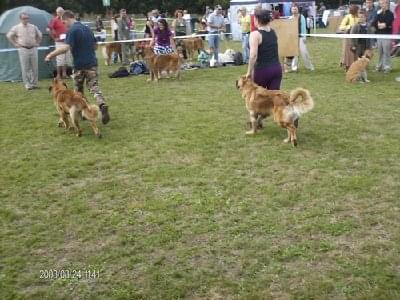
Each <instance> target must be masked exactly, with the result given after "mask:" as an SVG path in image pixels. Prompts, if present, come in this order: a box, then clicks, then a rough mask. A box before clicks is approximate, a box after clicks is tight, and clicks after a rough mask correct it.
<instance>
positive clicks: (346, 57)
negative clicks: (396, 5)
mask: <svg viewBox="0 0 400 300" xmlns="http://www.w3.org/2000/svg"><path fill="white" fill-rule="evenodd" d="M394 20H395V17H394V14H393V13H392V12H391V11H390V9H389V0H380V1H379V8H375V7H374V3H373V1H372V0H366V2H365V8H362V9H359V7H358V6H357V5H351V6H350V9H349V13H348V14H347V15H346V16H345V17H344V18H343V20H342V22H341V24H340V26H339V29H340V31H341V32H343V33H350V34H367V33H374V34H376V35H382V34H392V32H394V31H396V30H397V31H398V30H399V26H395V27H393V24H395V22H394ZM373 48H377V50H378V64H377V65H376V71H378V72H384V73H389V72H390V71H391V69H392V62H391V49H392V40H391V39H379V38H377V39H346V40H344V42H343V51H342V58H341V65H342V66H343V67H344V68H345V70H348V68H349V67H350V66H351V64H352V63H353V62H354V61H355V60H357V58H359V57H361V56H362V55H363V54H364V52H365V50H367V49H373Z"/></svg>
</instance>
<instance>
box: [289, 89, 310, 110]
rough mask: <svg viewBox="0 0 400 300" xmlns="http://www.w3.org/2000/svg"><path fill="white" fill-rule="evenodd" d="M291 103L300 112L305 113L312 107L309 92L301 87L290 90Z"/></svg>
mask: <svg viewBox="0 0 400 300" xmlns="http://www.w3.org/2000/svg"><path fill="white" fill-rule="evenodd" d="M289 101H290V103H291V105H292V106H293V107H294V108H295V109H296V110H297V111H298V112H299V113H301V114H305V113H306V112H309V111H310V110H312V109H313V108H314V100H313V98H312V97H311V95H310V92H309V91H308V90H306V89H303V88H297V89H294V90H293V91H291V92H290V100H289Z"/></svg>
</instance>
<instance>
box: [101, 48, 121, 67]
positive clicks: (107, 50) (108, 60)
mask: <svg viewBox="0 0 400 300" xmlns="http://www.w3.org/2000/svg"><path fill="white" fill-rule="evenodd" d="M102 52H103V57H104V59H105V61H104V63H105V64H106V66H110V65H111V58H112V54H113V53H117V54H118V56H120V55H122V50H121V43H109V44H105V45H103V50H102Z"/></svg>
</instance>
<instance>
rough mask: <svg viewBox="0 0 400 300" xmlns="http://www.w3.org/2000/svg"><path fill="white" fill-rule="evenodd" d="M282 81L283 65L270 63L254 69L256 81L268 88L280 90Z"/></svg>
mask: <svg viewBox="0 0 400 300" xmlns="http://www.w3.org/2000/svg"><path fill="white" fill-rule="evenodd" d="M281 81H282V66H281V65H280V64H275V65H270V66H267V67H264V68H260V69H254V82H255V83H257V84H258V85H260V86H262V87H264V88H266V89H268V90H279V89H280V88H281Z"/></svg>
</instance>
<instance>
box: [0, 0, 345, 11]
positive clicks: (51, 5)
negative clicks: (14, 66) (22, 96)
mask: <svg viewBox="0 0 400 300" xmlns="http://www.w3.org/2000/svg"><path fill="white" fill-rule="evenodd" d="M277 1H279V0H277ZM110 2H111V7H110V9H112V10H113V11H114V12H118V11H119V10H120V9H121V8H126V9H127V10H128V12H129V13H130V14H145V13H147V12H148V11H150V10H152V9H155V8H157V9H159V10H161V12H168V13H169V14H173V12H174V11H175V10H176V9H187V10H188V11H189V12H191V13H197V14H202V13H204V11H205V7H206V5H209V6H210V7H213V6H214V5H216V4H220V5H221V6H222V7H223V8H224V9H227V8H229V2H230V1H229V0H111V1H110ZM294 2H295V1H294ZM320 2H324V3H325V5H326V6H327V7H328V8H336V7H337V6H338V4H339V1H337V0H322V1H321V0H317V4H319V3H320ZM340 2H343V3H344V4H345V3H346V2H347V1H340ZM22 5H31V6H34V7H37V8H40V9H44V10H46V11H49V12H53V11H55V9H56V8H57V7H58V6H62V7H64V8H65V9H70V10H72V11H74V12H79V13H81V14H82V13H95V14H104V13H105V12H106V8H105V7H104V6H103V1H102V0H90V1H81V0H55V1H50V0H0V13H2V12H3V11H5V10H7V9H10V8H14V7H17V6H22Z"/></svg>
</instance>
